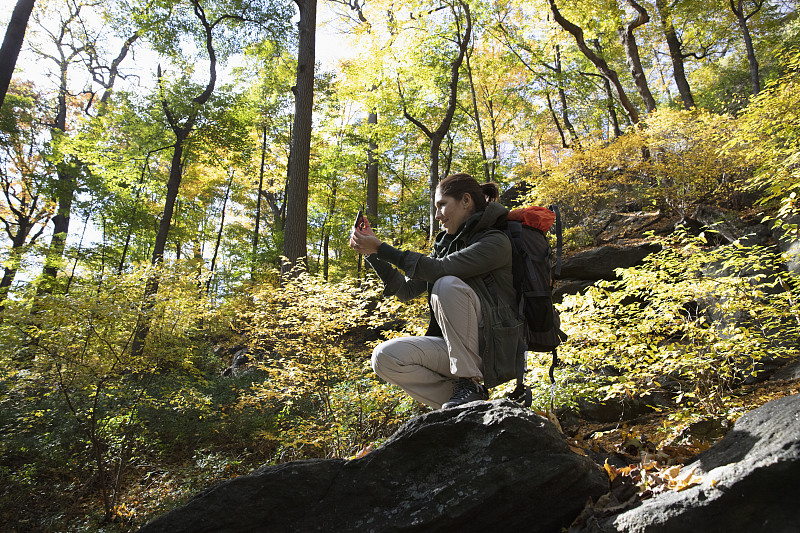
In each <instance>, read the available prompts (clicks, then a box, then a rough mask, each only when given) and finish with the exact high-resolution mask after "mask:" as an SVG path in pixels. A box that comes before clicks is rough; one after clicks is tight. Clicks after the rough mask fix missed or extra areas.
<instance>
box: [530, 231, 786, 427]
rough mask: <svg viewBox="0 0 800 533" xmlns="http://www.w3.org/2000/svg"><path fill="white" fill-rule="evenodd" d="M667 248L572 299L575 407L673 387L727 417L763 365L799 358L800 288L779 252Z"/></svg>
mask: <svg viewBox="0 0 800 533" xmlns="http://www.w3.org/2000/svg"><path fill="white" fill-rule="evenodd" d="M663 244H664V248H663V250H662V251H661V252H659V253H657V254H653V255H651V256H649V257H648V258H647V259H646V260H645V263H644V264H643V265H642V266H640V267H634V268H629V269H625V270H621V271H620V275H621V279H620V280H619V281H612V282H599V283H597V284H596V285H595V286H594V287H591V288H590V290H588V291H587V292H586V293H585V294H584V295H575V296H568V297H566V298H565V299H564V303H563V305H562V306H561V309H562V315H561V317H562V328H563V329H564V331H565V332H566V333H567V334H568V335H569V340H568V341H567V343H566V344H564V345H563V347H562V348H561V350H560V356H561V358H562V359H563V361H564V362H565V363H566V364H567V368H566V369H565V370H564V371H563V372H558V374H559V389H561V390H560V394H562V395H563V396H562V397H561V399H562V400H563V401H565V403H566V404H573V405H574V403H575V402H576V401H577V398H579V397H581V396H589V397H599V398H600V399H603V400H605V399H609V398H611V397H616V396H620V395H623V396H624V395H629V394H633V393H634V392H636V393H644V392H648V391H650V390H654V389H659V388H661V387H664V388H665V389H666V390H668V391H669V392H671V393H672V394H673V397H674V401H675V402H677V403H678V404H680V405H681V406H683V408H686V409H689V410H691V411H695V412H705V413H720V412H724V411H725V410H726V409H727V406H728V405H729V403H730V400H731V395H732V394H733V393H732V389H733V387H734V385H736V384H738V383H740V382H741V381H742V380H743V379H744V378H746V377H747V376H749V375H751V374H753V375H755V374H757V373H758V371H759V369H760V364H761V363H760V361H762V360H771V359H772V360H774V359H778V360H790V359H792V358H796V357H797V356H798V355H800V351H799V350H798V346H800V300H798V295H800V284H799V283H798V280H797V278H796V277H794V276H792V275H790V274H788V273H786V271H785V270H783V269H782V267H781V264H782V263H781V261H782V258H781V257H780V255H779V254H777V253H776V252H775V250H774V249H772V248H742V247H740V246H738V245H734V246H730V247H723V248H718V249H713V248H709V247H708V246H707V245H706V243H705V241H704V238H703V237H701V238H700V239H690V238H680V237H676V238H674V239H672V240H670V241H668V242H665V243H663ZM543 385H545V383H539V386H540V387H542V386H543ZM542 397H544V398H545V399H549V395H548V394H546V391H545V390H541V391H540V398H539V399H540V401H541V400H542Z"/></svg>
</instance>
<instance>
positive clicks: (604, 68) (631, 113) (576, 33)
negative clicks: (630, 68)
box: [548, 0, 639, 125]
mask: <svg viewBox="0 0 800 533" xmlns="http://www.w3.org/2000/svg"><path fill="white" fill-rule="evenodd" d="M548 2H549V3H550V11H552V13H553V18H554V19H555V21H556V22H557V23H558V25H559V26H561V27H562V28H564V29H565V30H566V31H568V32H569V33H570V34H572V36H573V37H574V38H575V42H576V43H577V45H578V48H579V49H580V51H581V52H582V53H583V55H585V56H586V58H587V59H588V60H589V61H591V62H592V64H593V65H594V66H595V68H597V70H598V71H600V73H601V74H602V75H603V76H604V77H606V78H608V81H609V82H610V83H611V86H612V87H613V89H614V93H615V94H616V96H617V99H618V100H619V102H620V104H621V105H622V109H624V110H625V114H626V115H628V118H629V119H630V121H631V124H634V125H635V124H638V123H639V112H638V111H637V110H636V108H635V107H634V105H633V103H631V101H630V99H628V95H627V94H625V89H624V88H623V87H622V84H621V83H620V81H619V76H618V75H617V72H616V71H615V70H614V69H612V68H611V67H609V66H608V64H607V63H606V62H605V61H604V60H603V59H602V58H601V57H598V56H597V54H595V53H594V52H592V50H591V49H590V48H589V46H588V45H587V44H586V41H585V39H584V37H583V29H581V28H580V27H578V26H576V25H575V24H573V23H572V22H570V21H568V20H567V19H565V18H564V16H563V15H562V14H561V12H560V11H559V10H558V6H556V2H555V0H548Z"/></svg>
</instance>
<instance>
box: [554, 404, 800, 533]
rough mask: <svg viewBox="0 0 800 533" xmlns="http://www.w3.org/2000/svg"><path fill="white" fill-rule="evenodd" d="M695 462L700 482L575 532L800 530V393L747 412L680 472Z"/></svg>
mask: <svg viewBox="0 0 800 533" xmlns="http://www.w3.org/2000/svg"><path fill="white" fill-rule="evenodd" d="M692 469H694V472H695V475H699V476H701V477H702V482H701V483H700V484H699V485H696V486H694V487H690V488H688V489H686V490H683V491H681V492H666V493H663V494H661V495H658V496H656V497H654V498H652V499H650V500H645V501H644V502H642V503H641V504H640V505H639V506H638V507H634V508H632V509H630V510H628V511H625V512H623V513H621V514H619V515H616V516H611V517H607V518H603V519H599V520H597V519H595V520H591V521H588V522H586V523H584V525H583V526H581V527H580V528H573V529H570V532H571V533H577V532H581V533H590V532H591V533H601V532H602V533H612V532H613V533H620V532H625V533H662V532H663V533H672V532H675V531H702V532H704V533H715V532H719V533H731V532H734V531H748V532H749V531H764V532H770V533H789V532H792V533H796V532H797V531H800V395H793V396H787V397H785V398H781V399H779V400H774V401H772V402H769V403H767V404H765V405H763V406H762V407H760V408H758V409H755V410H753V411H750V412H749V413H747V414H746V415H744V416H743V417H742V418H740V419H739V420H738V421H737V422H736V424H735V425H734V427H733V429H732V430H731V431H730V432H728V434H727V435H725V437H723V438H722V440H720V441H719V442H718V443H717V444H716V445H714V446H713V447H711V448H710V449H708V450H707V451H705V452H704V453H702V454H700V455H699V456H698V458H697V460H695V461H694V462H692V463H690V464H688V465H686V466H684V467H683V468H682V469H681V475H683V474H684V472H686V473H688V472H689V471H690V470H692Z"/></svg>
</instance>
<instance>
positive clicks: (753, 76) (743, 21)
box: [730, 0, 764, 96]
mask: <svg viewBox="0 0 800 533" xmlns="http://www.w3.org/2000/svg"><path fill="white" fill-rule="evenodd" d="M754 4H755V8H754V9H753V11H751V12H750V13H749V14H745V12H744V8H743V7H742V0H730V5H731V11H733V14H734V15H736V21H737V22H738V24H739V27H740V28H741V29H742V37H743V38H744V46H745V49H746V50H747V63H748V65H750V87H751V89H752V91H753V96H755V95H757V94H758V93H759V91H761V80H760V79H759V76H758V59H756V51H755V49H754V48H753V39H752V37H751V36H750V30H749V29H748V27H747V20H748V19H749V18H750V17H752V16H753V15H755V14H756V13H758V12H759V11H760V10H761V6H763V5H764V0H758V1H756V2H754Z"/></svg>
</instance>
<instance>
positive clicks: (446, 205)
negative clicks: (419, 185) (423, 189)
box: [434, 189, 475, 235]
mask: <svg viewBox="0 0 800 533" xmlns="http://www.w3.org/2000/svg"><path fill="white" fill-rule="evenodd" d="M434 201H435V203H436V220H438V221H439V222H441V223H442V227H443V228H444V230H445V231H446V232H447V233H450V234H451V235H452V234H454V233H455V232H456V231H457V230H458V228H459V227H460V226H461V224H463V223H464V222H465V221H466V220H467V219H468V218H469V216H470V215H471V214H472V213H473V212H475V204H474V202H473V201H472V196H470V195H469V194H465V195H464V196H463V197H462V198H461V200H456V199H455V198H453V197H452V196H447V195H442V193H441V192H440V191H439V189H436V197H435V198H434Z"/></svg>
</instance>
